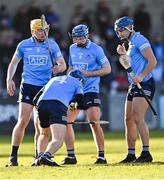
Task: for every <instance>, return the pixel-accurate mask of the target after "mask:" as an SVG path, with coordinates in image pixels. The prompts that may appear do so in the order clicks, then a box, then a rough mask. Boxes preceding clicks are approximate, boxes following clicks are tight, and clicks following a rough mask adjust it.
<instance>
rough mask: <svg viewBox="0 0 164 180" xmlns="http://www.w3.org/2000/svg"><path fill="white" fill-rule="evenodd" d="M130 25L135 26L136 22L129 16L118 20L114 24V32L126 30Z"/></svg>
mask: <svg viewBox="0 0 164 180" xmlns="http://www.w3.org/2000/svg"><path fill="white" fill-rule="evenodd" d="M129 25H134V21H133V19H132V18H130V17H128V16H124V17H122V18H120V19H117V20H116V21H115V23H114V30H115V31H116V30H117V29H119V28H126V27H128V26H129Z"/></svg>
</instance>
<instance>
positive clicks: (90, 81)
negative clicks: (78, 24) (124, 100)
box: [69, 40, 108, 93]
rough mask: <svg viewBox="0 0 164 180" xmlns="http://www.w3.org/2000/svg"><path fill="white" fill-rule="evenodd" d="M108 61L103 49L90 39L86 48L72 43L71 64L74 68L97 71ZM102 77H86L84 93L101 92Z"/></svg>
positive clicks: (70, 50)
mask: <svg viewBox="0 0 164 180" xmlns="http://www.w3.org/2000/svg"><path fill="white" fill-rule="evenodd" d="M105 63H108V59H107V57H106V56H105V54H104V51H103V49H102V48H101V47H100V46H99V45H97V44H95V43H93V42H91V41H90V40H89V42H88V44H87V46H86V47H84V48H80V47H78V46H77V44H72V45H71V46H70V49H69V66H71V67H73V69H79V70H82V69H83V70H86V71H95V70H99V69H101V68H102V65H103V64H105ZM99 83H100V77H99V76H96V77H88V78H86V84H85V86H84V93H87V92H97V93H99Z"/></svg>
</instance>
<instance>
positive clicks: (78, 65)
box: [73, 62, 88, 70]
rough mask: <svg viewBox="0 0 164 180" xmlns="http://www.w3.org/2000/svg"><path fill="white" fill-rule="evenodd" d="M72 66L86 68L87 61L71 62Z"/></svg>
mask: <svg viewBox="0 0 164 180" xmlns="http://www.w3.org/2000/svg"><path fill="white" fill-rule="evenodd" d="M73 67H74V69H79V70H87V69H88V63H81V62H73Z"/></svg>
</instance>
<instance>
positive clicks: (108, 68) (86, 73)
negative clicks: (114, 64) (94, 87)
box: [82, 62, 111, 77]
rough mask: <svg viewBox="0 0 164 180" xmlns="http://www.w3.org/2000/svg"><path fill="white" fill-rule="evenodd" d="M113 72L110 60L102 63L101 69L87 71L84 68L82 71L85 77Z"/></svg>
mask: <svg viewBox="0 0 164 180" xmlns="http://www.w3.org/2000/svg"><path fill="white" fill-rule="evenodd" d="M110 72H111V66H110V63H109V62H106V63H105V64H103V65H102V67H101V69H99V70H95V71H85V70H82V73H83V74H84V76H85V77H93V76H104V75H107V74H109V73H110Z"/></svg>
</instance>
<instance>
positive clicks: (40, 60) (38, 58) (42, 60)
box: [28, 55, 48, 65]
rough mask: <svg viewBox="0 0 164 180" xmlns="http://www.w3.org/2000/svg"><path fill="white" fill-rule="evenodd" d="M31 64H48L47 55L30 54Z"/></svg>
mask: <svg viewBox="0 0 164 180" xmlns="http://www.w3.org/2000/svg"><path fill="white" fill-rule="evenodd" d="M28 59H29V64H31V65H47V60H48V58H47V56H42V55H29V57H28Z"/></svg>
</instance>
